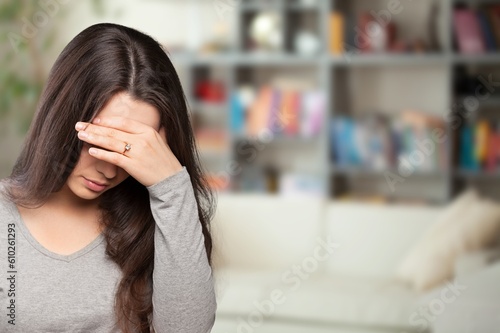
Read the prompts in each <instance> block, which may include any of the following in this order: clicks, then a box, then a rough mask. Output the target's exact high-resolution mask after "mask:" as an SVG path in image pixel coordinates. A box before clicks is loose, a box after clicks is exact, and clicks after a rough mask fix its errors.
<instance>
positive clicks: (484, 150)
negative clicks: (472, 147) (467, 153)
mask: <svg viewBox="0 0 500 333" xmlns="http://www.w3.org/2000/svg"><path fill="white" fill-rule="evenodd" d="M489 137H490V124H489V123H488V122H487V121H485V120H482V121H479V122H478V123H477V125H476V151H475V155H476V160H478V161H479V163H480V165H482V164H483V162H484V161H486V155H487V154H488V144H489Z"/></svg>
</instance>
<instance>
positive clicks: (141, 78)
mask: <svg viewBox="0 0 500 333" xmlns="http://www.w3.org/2000/svg"><path fill="white" fill-rule="evenodd" d="M119 92H127V93H128V94H130V95H131V96H132V97H134V98H135V99H137V100H140V101H143V102H146V103H149V104H150V105H152V106H154V107H156V108H157V109H158V110H159V112H160V114H161V125H162V126H164V127H165V129H166V133H167V140H168V143H169V146H170V148H171V150H172V152H173V153H174V154H175V156H176V157H177V159H178V160H179V162H180V163H181V164H182V165H183V166H185V167H186V169H187V171H188V173H189V175H190V177H191V182H192V185H193V189H194V193H195V196H196V201H197V205H198V212H199V222H200V223H201V225H202V230H203V235H204V237H205V248H206V252H207V256H208V262H209V264H210V265H212V260H211V259H212V237H211V235H210V221H211V219H212V217H213V215H214V212H215V200H216V197H215V195H214V193H213V192H212V189H211V188H210V187H209V185H208V182H207V180H206V179H205V178H204V177H203V173H204V172H203V169H202V167H201V163H200V158H199V154H198V152H197V149H196V143H195V139H194V136H193V131H192V125H191V121H190V118H189V114H188V111H187V105H186V98H185V95H184V91H183V89H182V86H181V83H180V80H179V78H178V75H177V73H176V71H175V69H174V66H173V65H172V63H171V61H170V59H169V57H168V55H167V54H166V52H165V50H164V48H163V47H162V46H161V45H160V44H159V43H158V42H157V41H155V40H154V39H153V38H151V37H150V36H148V35H146V34H143V33H141V32H139V31H136V30H134V29H131V28H128V27H125V26H121V25H116V24H109V23H103V24H96V25H93V26H90V27H89V28H87V29H85V30H84V31H82V32H81V33H80V34H78V35H77V36H76V37H75V38H74V39H73V40H72V41H71V42H70V43H69V44H68V45H67V46H66V47H65V48H64V50H63V51H62V53H61V54H60V56H59V57H58V59H57V60H56V62H55V64H54V66H53V68H52V70H51V72H50V75H49V78H48V81H47V83H46V86H45V89H44V91H43V93H42V96H41V98H40V101H39V104H38V107H37V110H36V113H35V115H34V118H33V121H32V123H31V126H30V128H29V130H28V133H27V137H26V139H25V142H24V146H23V149H22V152H21V154H20V156H19V157H18V159H17V161H16V163H15V165H14V168H13V171H12V174H11V175H10V177H8V178H6V179H5V183H6V185H7V186H6V189H7V193H6V194H7V196H8V198H9V199H10V200H12V201H13V202H15V203H16V204H18V205H20V206H24V207H35V206H41V205H42V204H43V203H44V202H45V201H46V200H47V199H48V197H49V195H50V194H51V193H53V192H58V191H59V190H61V188H62V187H63V185H64V184H65V183H66V181H67V178H68V176H69V175H70V174H71V172H72V171H73V169H74V167H75V166H76V164H77V163H78V160H79V157H80V152H81V150H82V147H83V142H82V141H81V140H79V139H78V138H77V136H76V135H75V131H74V125H75V123H76V122H78V121H84V122H91V121H92V120H93V118H94V117H95V116H96V115H97V113H98V112H99V111H100V110H101V109H102V108H103V107H104V106H105V104H106V103H107V102H108V101H109V100H110V99H111V97H112V96H114V95H115V94H116V93H119ZM99 208H100V210H101V212H102V214H101V215H102V217H101V223H103V225H104V226H105V228H104V231H103V232H104V236H105V239H106V241H107V247H106V254H107V255H108V256H109V257H110V258H111V259H112V260H113V261H114V262H116V263H117V264H118V265H119V267H120V268H121V270H122V272H123V278H122V280H121V281H120V284H119V286H118V290H117V293H116V299H115V314H116V321H117V325H118V327H119V328H120V329H121V330H122V331H123V332H124V333H132V332H141V333H142V332H150V331H151V330H152V328H151V314H152V309H153V308H152V273H153V268H154V267H153V259H154V230H155V221H154V219H153V215H152V212H151V208H150V202H149V193H148V190H147V188H146V187H145V186H143V185H142V184H140V183H139V182H138V181H136V180H135V179H134V178H133V177H128V178H127V179H126V180H125V181H123V182H122V183H121V184H120V185H118V186H116V187H115V188H113V189H110V190H108V191H107V192H105V193H103V194H102V196H101V198H100V203H99Z"/></svg>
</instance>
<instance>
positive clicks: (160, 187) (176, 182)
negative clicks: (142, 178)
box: [146, 166, 191, 195]
mask: <svg viewBox="0 0 500 333" xmlns="http://www.w3.org/2000/svg"><path fill="white" fill-rule="evenodd" d="M190 180H191V179H190V177H189V173H188V172H187V169H186V167H185V166H183V167H182V170H181V171H179V172H177V173H175V174H173V175H171V176H169V177H167V178H165V179H163V180H161V181H160V182H158V183H156V184H154V185H151V186H147V187H146V188H147V189H148V191H149V193H150V194H151V195H160V194H162V193H166V192H169V191H171V190H172V189H175V188H178V187H181V186H183V185H184V184H185V183H186V182H188V181H190Z"/></svg>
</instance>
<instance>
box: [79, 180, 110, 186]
mask: <svg viewBox="0 0 500 333" xmlns="http://www.w3.org/2000/svg"><path fill="white" fill-rule="evenodd" d="M85 179H87V180H88V181H91V182H92V183H94V184H97V185H99V186H108V185H109V184H108V183H102V182H98V181H95V180H92V179H88V178H85Z"/></svg>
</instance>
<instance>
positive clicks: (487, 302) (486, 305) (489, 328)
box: [418, 261, 500, 333]
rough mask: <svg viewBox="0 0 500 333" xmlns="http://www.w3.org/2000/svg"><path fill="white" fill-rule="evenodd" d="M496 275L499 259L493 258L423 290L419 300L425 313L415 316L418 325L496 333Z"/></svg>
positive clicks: (499, 295) (499, 286)
mask: <svg viewBox="0 0 500 333" xmlns="http://www.w3.org/2000/svg"><path fill="white" fill-rule="evenodd" d="M499 277H500V261H497V262H496V263H494V264H492V265H489V266H487V267H485V268H484V269H482V270H479V271H477V272H476V273H474V274H466V275H464V276H461V277H458V278H455V279H453V280H452V281H451V282H450V283H449V284H446V285H444V286H439V287H437V288H434V289H432V290H431V291H429V292H428V293H426V294H424V296H423V297H421V300H420V301H419V303H420V304H421V306H422V307H423V308H425V312H426V314H427V315H426V316H425V317H424V316H421V317H420V318H418V320H419V322H420V323H421V325H420V327H421V328H424V327H426V324H429V325H432V326H433V332H434V333H448V332H453V333H468V332H481V333H498V332H499V331H500V329H499V328H500V302H499V300H500V283H498V281H499ZM426 318H427V322H426Z"/></svg>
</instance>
